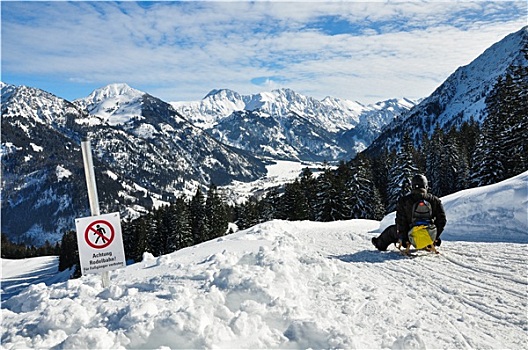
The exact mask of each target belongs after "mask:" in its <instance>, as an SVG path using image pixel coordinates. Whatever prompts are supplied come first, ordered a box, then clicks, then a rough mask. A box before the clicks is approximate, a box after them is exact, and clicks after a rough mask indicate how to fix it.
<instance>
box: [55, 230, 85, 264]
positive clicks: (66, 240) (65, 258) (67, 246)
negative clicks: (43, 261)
mask: <svg viewBox="0 0 528 350" xmlns="http://www.w3.org/2000/svg"><path fill="white" fill-rule="evenodd" d="M60 246H61V250H60V254H59V271H64V270H66V269H69V268H71V267H73V266H77V268H78V269H79V273H80V261H79V246H78V244H77V233H76V232H75V231H68V232H66V233H64V235H63V236H62V240H61V245H60Z"/></svg>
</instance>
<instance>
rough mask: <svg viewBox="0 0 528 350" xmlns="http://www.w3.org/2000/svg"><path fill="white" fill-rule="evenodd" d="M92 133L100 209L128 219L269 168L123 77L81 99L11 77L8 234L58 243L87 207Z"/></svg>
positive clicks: (6, 91)
mask: <svg viewBox="0 0 528 350" xmlns="http://www.w3.org/2000/svg"><path fill="white" fill-rule="evenodd" d="M90 113H97V114H90ZM84 137H89V138H90V139H91V142H92V149H93V153H94V158H95V168H96V176H97V179H98V187H99V188H98V189H99V198H100V200H101V208H102V209H101V210H102V211H103V209H104V210H120V211H121V212H122V214H123V217H128V216H129V215H135V212H136V211H145V210H148V209H150V208H152V207H153V206H154V205H156V204H157V203H158V202H159V201H160V200H167V199H168V198H170V197H171V196H175V195H177V194H179V193H180V192H181V191H185V190H189V191H192V190H194V189H195V188H196V186H199V185H207V184H208V183H210V182H214V183H216V184H218V185H223V184H227V183H229V182H230V181H232V180H239V181H247V180H255V179H257V178H259V177H261V176H263V175H265V173H266V169H265V164H264V163H263V162H262V161H261V160H259V159H257V158H255V157H253V156H251V155H249V154H247V153H246V152H243V151H240V150H237V149H234V148H232V147H230V146H227V145H224V144H222V143H220V142H218V141H216V140H215V139H214V138H212V137H211V136H209V135H208V134H207V133H205V132H204V131H203V130H202V129H200V128H198V127H196V126H194V125H193V124H192V123H190V122H188V121H187V120H186V119H185V118H183V117H181V116H180V115H179V114H178V113H177V112H176V111H175V110H174V109H173V108H172V107H171V106H170V105H169V104H168V103H165V102H163V101H161V100H159V99H157V98H155V97H153V96H151V95H149V94H146V93H141V92H139V91H137V90H134V89H131V88H130V87H128V86H126V85H124V84H114V85H110V86H107V87H105V88H102V89H100V90H97V91H94V93H92V94H91V95H90V96H89V97H88V98H86V99H82V100H78V101H74V103H71V102H69V101H66V100H64V99H61V98H58V97H57V96H54V95H52V94H50V93H47V92H45V91H42V90H39V89H34V88H29V87H24V86H21V87H15V86H12V85H8V84H4V85H3V87H2V190H3V201H2V233H4V234H6V235H7V236H8V237H9V238H10V239H12V240H14V241H17V242H18V241H21V242H26V243H33V244H37V245H39V244H43V243H44V241H45V240H49V241H50V242H56V241H58V240H59V239H60V238H61V236H62V234H63V233H64V231H65V230H67V229H72V228H73V223H74V218H75V217H82V216H86V215H87V214H88V206H87V204H88V202H87V196H86V187H85V186H86V185H85V182H84V170H83V164H82V153H81V151H80V141H81V139H83V138H84ZM29 212H31V213H32V214H31V215H28V213H29Z"/></svg>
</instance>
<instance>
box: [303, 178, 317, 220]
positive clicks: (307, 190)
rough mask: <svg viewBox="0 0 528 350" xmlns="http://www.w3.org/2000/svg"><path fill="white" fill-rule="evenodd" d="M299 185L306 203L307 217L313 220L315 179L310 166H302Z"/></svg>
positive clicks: (315, 194)
mask: <svg viewBox="0 0 528 350" xmlns="http://www.w3.org/2000/svg"><path fill="white" fill-rule="evenodd" d="M299 185H300V188H301V190H302V191H303V193H304V198H306V202H307V204H308V212H307V215H308V216H307V219H308V220H315V210H316V209H315V208H316V204H315V203H316V200H317V179H316V178H315V177H314V175H313V172H312V171H311V170H310V168H304V169H303V170H302V172H301V176H300V180H299Z"/></svg>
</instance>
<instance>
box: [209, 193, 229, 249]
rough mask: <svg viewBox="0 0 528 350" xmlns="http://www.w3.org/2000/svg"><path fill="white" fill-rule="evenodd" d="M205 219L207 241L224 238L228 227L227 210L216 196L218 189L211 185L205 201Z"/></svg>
mask: <svg viewBox="0 0 528 350" xmlns="http://www.w3.org/2000/svg"><path fill="white" fill-rule="evenodd" d="M205 218H206V222H207V225H206V227H207V230H208V232H207V239H208V240H209V239H213V238H216V237H221V236H224V235H225V234H226V232H227V228H228V225H229V222H228V218H227V210H226V206H225V204H224V202H223V201H222V199H221V198H220V195H219V194H218V188H217V187H216V186H215V185H214V184H211V185H210V186H209V189H208V191H207V199H206V201H205Z"/></svg>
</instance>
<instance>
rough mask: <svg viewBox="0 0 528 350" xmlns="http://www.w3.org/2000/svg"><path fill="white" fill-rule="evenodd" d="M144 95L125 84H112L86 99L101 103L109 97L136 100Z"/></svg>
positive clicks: (94, 92)
mask: <svg viewBox="0 0 528 350" xmlns="http://www.w3.org/2000/svg"><path fill="white" fill-rule="evenodd" d="M144 94H145V93H144V92H142V91H139V90H136V89H134V88H131V87H130V86H129V85H128V84H126V83H114V84H109V85H106V86H104V87H102V88H99V89H96V90H94V91H93V92H92V93H91V94H90V95H89V96H88V99H91V100H93V101H94V102H96V101H101V100H103V99H107V98H110V97H118V96H125V97H128V98H137V97H138V96H143V95H144Z"/></svg>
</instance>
